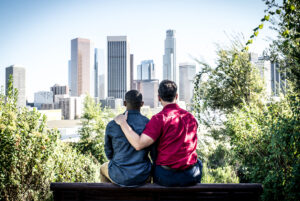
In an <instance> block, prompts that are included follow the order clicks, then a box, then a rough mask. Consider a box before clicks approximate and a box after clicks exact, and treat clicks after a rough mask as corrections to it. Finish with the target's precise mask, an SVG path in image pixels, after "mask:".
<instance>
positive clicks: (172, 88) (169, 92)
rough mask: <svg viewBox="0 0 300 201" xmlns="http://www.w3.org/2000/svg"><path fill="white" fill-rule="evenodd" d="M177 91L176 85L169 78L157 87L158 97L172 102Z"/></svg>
mask: <svg viewBox="0 0 300 201" xmlns="http://www.w3.org/2000/svg"><path fill="white" fill-rule="evenodd" d="M176 93H177V85H176V83H175V82H173V81H171V80H163V81H161V83H160V84H159V87H158V95H159V97H160V98H161V99H162V100H163V101H166V102H173V101H174V99H175V97H176Z"/></svg>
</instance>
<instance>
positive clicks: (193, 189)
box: [50, 183, 263, 201]
mask: <svg viewBox="0 0 300 201" xmlns="http://www.w3.org/2000/svg"><path fill="white" fill-rule="evenodd" d="M50 189H51V190H52V191H53V193H54V200H55V201H69V200H75V201H92V200H93V201H100V200H101V201H104V200H124V201H127V200H128V201H129V200H131V201H132V200H210V201H214V200H236V201H237V200H245V201H257V200H259V197H260V195H261V193H262V190H263V188H262V185H261V184H197V185H195V186H189V187H164V186H159V185H157V184H145V185H143V186H140V187H137V188H129V187H120V186H117V185H115V184H110V183H51V186H50Z"/></svg>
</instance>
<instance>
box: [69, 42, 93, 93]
mask: <svg viewBox="0 0 300 201" xmlns="http://www.w3.org/2000/svg"><path fill="white" fill-rule="evenodd" d="M92 55H93V48H92V44H91V42H90V40H89V39H84V38H75V39H73V40H71V62H70V68H69V70H70V71H71V72H69V74H70V76H69V77H70V80H69V83H70V86H69V87H70V90H71V96H80V95H82V94H90V95H91V96H92V97H93V96H94V67H93V66H94V65H93V63H94V61H93V56H92Z"/></svg>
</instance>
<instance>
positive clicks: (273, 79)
mask: <svg viewBox="0 0 300 201" xmlns="http://www.w3.org/2000/svg"><path fill="white" fill-rule="evenodd" d="M164 47H165V49H164V55H163V63H162V72H157V65H156V64H155V62H154V61H153V60H143V61H141V62H140V64H138V65H137V66H136V71H135V70H134V68H135V66H134V55H133V54H131V52H130V49H129V41H128V37H127V36H107V51H106V57H105V56H104V55H105V53H104V50H103V49H99V48H95V47H94V45H93V43H92V42H91V40H89V39H84V38H75V39H72V40H71V58H70V60H69V62H68V86H61V85H58V84H55V85H53V86H52V87H51V88H50V91H39V92H36V93H35V94H34V102H33V103H27V105H29V106H32V107H36V108H37V109H39V110H49V111H50V112H52V113H53V114H57V115H56V116H61V118H63V119H77V118H80V117H81V115H82V112H83V102H84V98H85V96H86V95H90V96H91V97H93V98H95V101H96V102H100V103H101V106H102V107H109V108H117V107H121V106H122V105H123V100H124V96H125V93H126V92H127V91H128V90H131V89H136V90H138V91H140V92H141V93H142V95H143V99H144V105H145V106H148V107H150V108H157V107H159V101H158V87H159V81H160V80H159V79H157V74H160V73H162V75H163V79H168V80H172V81H174V82H176V84H177V86H178V93H179V102H181V105H186V106H187V107H188V108H189V107H190V106H191V105H192V100H193V87H194V86H193V84H194V83H193V82H194V78H195V75H196V65H195V64H193V63H180V64H179V65H177V61H176V38H175V30H167V31H166V38H165V41H164ZM250 61H251V62H252V63H253V64H254V65H255V66H257V67H258V69H259V70H260V73H261V77H262V78H263V80H264V83H265V87H266V91H267V95H268V96H279V94H280V93H284V92H285V88H286V80H285V78H284V77H285V76H284V75H283V73H282V72H279V66H278V64H277V63H274V62H271V61H270V60H269V59H268V58H266V57H258V55H257V54H254V53H251V54H250ZM134 72H136V74H135V75H134ZM10 75H12V77H13V85H14V86H13V87H14V88H17V89H18V105H19V106H25V105H26V93H25V92H26V84H25V82H26V76H25V68H24V67H21V66H17V65H13V66H9V67H7V68H6V88H7V86H8V80H9V77H10ZM134 78H135V79H134ZM53 116H55V115H53ZM58 118H59V117H58Z"/></svg>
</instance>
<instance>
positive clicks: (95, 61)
mask: <svg viewBox="0 0 300 201" xmlns="http://www.w3.org/2000/svg"><path fill="white" fill-rule="evenodd" d="M98 59H99V56H98V49H97V48H95V51H94V85H95V86H94V94H95V97H99V71H98V66H99V65H98Z"/></svg>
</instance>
